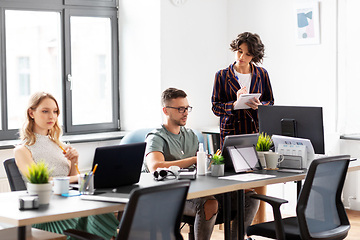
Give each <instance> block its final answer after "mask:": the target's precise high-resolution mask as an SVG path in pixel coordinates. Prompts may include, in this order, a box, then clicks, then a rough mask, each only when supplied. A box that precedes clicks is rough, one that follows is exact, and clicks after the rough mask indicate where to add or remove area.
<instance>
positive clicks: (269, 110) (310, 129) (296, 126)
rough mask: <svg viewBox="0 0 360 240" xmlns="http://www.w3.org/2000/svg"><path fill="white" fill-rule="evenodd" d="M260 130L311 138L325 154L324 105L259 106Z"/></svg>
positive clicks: (317, 148)
mask: <svg viewBox="0 0 360 240" xmlns="http://www.w3.org/2000/svg"><path fill="white" fill-rule="evenodd" d="M258 113H259V132H260V133H262V132H264V133H267V134H268V135H270V136H271V135H273V134H277V135H283V136H290V137H299V138H306V139H309V140H310V141H311V143H312V145H313V147H314V151H315V153H317V154H324V153H325V150H324V127H323V114H322V107H299V106H262V105H260V106H259V110H258Z"/></svg>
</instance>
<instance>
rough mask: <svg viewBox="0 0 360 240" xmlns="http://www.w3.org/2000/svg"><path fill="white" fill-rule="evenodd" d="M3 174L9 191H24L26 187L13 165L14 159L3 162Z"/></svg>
mask: <svg viewBox="0 0 360 240" xmlns="http://www.w3.org/2000/svg"><path fill="white" fill-rule="evenodd" d="M4 168H5V172H6V175H7V178H8V181H9V185H10V189H11V191H22V190H26V185H25V182H24V179H23V178H22V175H21V173H20V171H19V168H18V167H17V165H16V163H15V158H9V159H6V160H5V161H4Z"/></svg>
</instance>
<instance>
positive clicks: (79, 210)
mask: <svg viewBox="0 0 360 240" xmlns="http://www.w3.org/2000/svg"><path fill="white" fill-rule="evenodd" d="M25 193H26V191H18V192H8V193H1V194H0V222H5V223H8V224H12V225H14V226H26V225H31V224H34V223H44V222H51V221H58V220H64V219H70V218H75V217H84V216H89V215H95V214H104V213H109V212H115V211H118V210H123V209H124V207H125V205H123V204H115V203H107V202H96V201H83V200H81V199H80V198H79V197H78V196H77V197H68V198H66V197H61V196H57V195H52V196H51V199H50V204H49V205H40V207H39V209H31V210H19V200H18V198H19V196H20V195H24V194H25Z"/></svg>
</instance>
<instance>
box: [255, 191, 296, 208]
mask: <svg viewBox="0 0 360 240" xmlns="http://www.w3.org/2000/svg"><path fill="white" fill-rule="evenodd" d="M250 197H252V198H255V199H259V200H262V201H264V202H267V203H269V204H270V205H271V206H273V207H274V206H277V207H280V206H281V204H283V203H288V202H289V201H287V200H285V199H281V198H276V197H270V196H266V195H261V194H252V195H251V196H250Z"/></svg>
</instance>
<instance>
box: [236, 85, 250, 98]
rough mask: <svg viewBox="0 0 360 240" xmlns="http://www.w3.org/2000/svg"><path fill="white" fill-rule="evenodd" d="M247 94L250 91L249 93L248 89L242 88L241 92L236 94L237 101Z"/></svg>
mask: <svg viewBox="0 0 360 240" xmlns="http://www.w3.org/2000/svg"><path fill="white" fill-rule="evenodd" d="M247 93H248V91H247V89H246V87H242V88H241V89H240V90H239V91H237V92H236V97H237V99H239V98H240V95H241V94H247Z"/></svg>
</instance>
